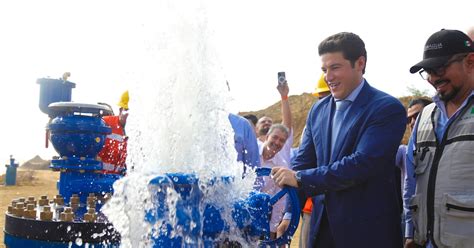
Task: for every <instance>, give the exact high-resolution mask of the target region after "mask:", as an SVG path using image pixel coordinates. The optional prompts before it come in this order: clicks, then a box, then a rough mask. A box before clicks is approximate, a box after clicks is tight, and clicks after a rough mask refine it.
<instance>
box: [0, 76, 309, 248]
mask: <svg viewBox="0 0 474 248" xmlns="http://www.w3.org/2000/svg"><path fill="white" fill-rule="evenodd" d="M38 83H39V84H40V85H41V94H40V104H39V105H40V109H41V111H43V112H44V113H46V114H48V116H49V117H50V118H51V120H50V122H49V124H48V126H47V129H48V131H49V132H48V133H50V136H48V137H50V139H51V142H52V144H53V146H54V148H55V150H56V151H57V152H58V153H59V155H60V156H59V157H58V158H56V159H53V160H52V161H51V168H52V169H53V170H57V171H60V179H59V182H58V189H59V193H60V195H58V196H56V198H55V199H54V201H50V200H49V199H47V196H44V197H43V196H42V197H41V199H39V201H38V205H37V204H36V200H35V199H28V201H26V200H25V199H24V198H23V199H18V200H15V201H13V202H12V204H11V206H9V207H8V211H7V213H6V217H5V231H4V232H5V244H6V246H7V247H46V248H51V247H80V246H82V244H85V243H88V244H89V245H91V246H93V247H118V246H119V245H120V234H118V233H117V232H116V231H115V229H114V228H113V226H112V224H110V223H108V222H107V219H106V217H105V216H104V215H102V214H101V213H100V212H99V211H98V210H99V209H100V208H101V207H102V205H103V203H104V200H105V198H107V195H108V194H106V193H113V188H112V184H113V183H114V182H115V180H117V179H118V177H119V176H118V175H111V174H103V173H102V172H101V169H102V162H101V161H98V160H97V159H96V157H97V154H98V153H99V151H100V150H101V148H102V146H103V144H104V140H105V136H106V135H107V134H109V133H110V132H111V129H110V128H109V127H107V126H106V125H105V123H104V121H103V120H102V118H101V116H102V115H108V114H110V113H111V112H112V110H111V109H110V108H109V107H107V106H104V105H96V104H81V103H74V102H69V101H70V100H71V90H72V88H74V87H75V84H74V83H71V82H68V81H65V80H55V79H39V80H38ZM11 163H13V162H11ZM15 172H16V167H15ZM269 173H270V169H269V168H259V169H257V174H258V175H259V176H265V175H269ZM232 181H233V178H231V177H221V178H216V179H214V180H211V181H210V182H205V183H206V185H207V187H221V186H222V187H230V186H231V183H232ZM199 185H200V184H199V178H197V177H196V175H194V174H184V173H167V174H165V175H160V176H157V177H155V178H154V179H153V180H151V181H150V182H149V186H148V187H149V190H150V192H151V193H152V197H153V199H152V200H153V201H152V203H153V208H152V209H150V210H149V211H147V213H146V215H145V220H143V221H147V222H149V223H150V224H152V225H153V226H154V228H155V229H154V230H153V231H154V233H153V235H151V237H150V238H151V239H152V240H153V242H154V247H171V248H174V247H189V248H191V247H216V246H218V245H219V244H220V242H222V238H223V237H224V238H225V237H228V236H230V232H232V230H233V229H232V228H238V229H240V230H242V232H243V233H244V235H245V237H244V238H246V239H247V240H251V241H254V242H256V243H258V246H259V247H276V246H279V245H282V244H286V243H288V242H289V240H290V238H291V236H292V235H293V233H294V232H295V230H296V228H297V226H298V222H299V212H300V205H299V201H298V196H297V194H296V190H295V189H294V188H284V189H283V190H281V191H280V192H278V193H277V194H276V195H274V196H270V195H268V194H265V193H260V192H257V191H254V192H252V193H251V194H250V195H249V197H248V198H247V199H245V200H241V199H240V200H236V201H235V202H234V203H232V206H226V209H227V208H230V209H231V214H230V215H231V216H228V218H224V217H223V216H222V212H223V211H222V210H223V209H220V207H219V206H216V205H213V204H211V203H209V202H212V201H208V199H204V198H205V197H206V196H205V194H204V193H203V192H202V191H201V188H200V186H199ZM171 190H173V191H174V192H176V193H177V194H175V195H176V196H177V199H175V200H176V201H175V206H173V205H168V204H167V202H169V201H171V200H172V199H170V198H169V197H170V195H169V194H168V193H169V192H171ZM285 194H288V196H289V200H290V201H291V205H292V220H291V221H290V226H289V228H288V230H287V231H286V232H285V233H284V234H283V235H282V236H281V237H280V238H278V239H276V240H270V237H269V231H270V226H269V221H270V214H271V211H272V206H273V205H274V204H275V203H276V202H277V201H278V200H279V199H281V198H282V197H283V196H284V195H285ZM25 207H26V208H25ZM221 207H222V206H221ZM96 210H97V212H96ZM170 215H172V216H174V218H169V216H170ZM38 216H39V218H38ZM228 219H231V220H228Z"/></svg>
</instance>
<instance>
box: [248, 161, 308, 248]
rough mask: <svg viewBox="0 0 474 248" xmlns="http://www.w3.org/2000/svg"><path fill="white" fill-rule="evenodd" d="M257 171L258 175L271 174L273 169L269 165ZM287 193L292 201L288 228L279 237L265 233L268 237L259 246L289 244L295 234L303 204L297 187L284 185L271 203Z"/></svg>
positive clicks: (273, 203)
mask: <svg viewBox="0 0 474 248" xmlns="http://www.w3.org/2000/svg"><path fill="white" fill-rule="evenodd" d="M255 171H256V173H257V176H269V175H270V173H271V171H272V169H271V168H268V167H261V168H257V169H256V170H255ZM286 194H288V197H289V200H290V203H291V220H290V224H289V226H288V228H287V229H286V231H285V232H284V233H283V234H282V235H281V236H280V237H279V238H277V239H270V238H269V235H265V237H266V238H265V239H264V240H261V241H260V243H259V247H277V246H280V245H284V244H288V243H289V241H290V240H291V237H292V236H293V234H295V232H296V229H297V228H298V224H299V221H300V211H301V206H300V202H299V199H298V193H297V192H296V188H294V187H289V186H286V187H284V188H283V189H282V190H280V191H279V192H278V193H276V194H275V195H274V196H272V198H271V199H270V204H271V205H272V206H273V205H275V203H276V202H278V200H280V199H281V198H282V197H283V196H285V195H286Z"/></svg>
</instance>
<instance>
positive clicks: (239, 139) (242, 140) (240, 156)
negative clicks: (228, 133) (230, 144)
mask: <svg viewBox="0 0 474 248" xmlns="http://www.w3.org/2000/svg"><path fill="white" fill-rule="evenodd" d="M229 121H230V124H231V125H232V129H234V133H235V135H234V141H235V144H234V145H235V150H236V151H237V161H242V162H243V163H244V164H245V165H248V166H250V167H258V166H260V157H259V154H258V145H257V137H255V131H254V130H253V128H252V126H250V123H249V122H248V121H247V119H245V118H243V117H241V116H238V115H235V114H229Z"/></svg>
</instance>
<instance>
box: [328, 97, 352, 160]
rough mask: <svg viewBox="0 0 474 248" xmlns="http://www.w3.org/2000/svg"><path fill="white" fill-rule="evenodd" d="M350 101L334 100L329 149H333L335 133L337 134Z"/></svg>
mask: <svg viewBox="0 0 474 248" xmlns="http://www.w3.org/2000/svg"><path fill="white" fill-rule="evenodd" d="M350 103H351V101H349V100H339V101H336V112H335V113H334V118H333V120H332V132H331V133H332V135H331V148H332V149H331V151H334V145H335V144H336V139H337V135H338V134H339V130H341V125H342V121H343V119H344V114H345V112H346V109H347V107H349V104H350Z"/></svg>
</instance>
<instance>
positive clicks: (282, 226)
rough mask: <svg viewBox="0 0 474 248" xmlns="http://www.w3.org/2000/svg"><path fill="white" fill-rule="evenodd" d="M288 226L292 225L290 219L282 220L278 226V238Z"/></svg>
mask: <svg viewBox="0 0 474 248" xmlns="http://www.w3.org/2000/svg"><path fill="white" fill-rule="evenodd" d="M288 226H290V220H282V221H281V222H280V225H278V227H277V238H279V237H281V235H283V233H284V232H286V229H288Z"/></svg>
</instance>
